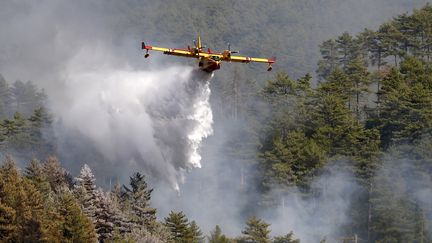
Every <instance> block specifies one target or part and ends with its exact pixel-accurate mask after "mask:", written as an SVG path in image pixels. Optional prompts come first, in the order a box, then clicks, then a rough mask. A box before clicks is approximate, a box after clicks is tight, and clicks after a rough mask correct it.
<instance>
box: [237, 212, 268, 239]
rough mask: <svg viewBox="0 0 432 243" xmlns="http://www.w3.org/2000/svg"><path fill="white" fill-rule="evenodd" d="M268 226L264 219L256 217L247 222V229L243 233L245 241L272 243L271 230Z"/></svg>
mask: <svg viewBox="0 0 432 243" xmlns="http://www.w3.org/2000/svg"><path fill="white" fill-rule="evenodd" d="M269 226H270V224H267V223H266V222H264V221H263V220H262V219H259V218H257V217H255V216H253V217H251V218H249V219H248V220H247V221H246V228H245V229H244V230H243V231H242V234H244V235H245V237H244V239H245V240H246V241H249V242H257V243H268V242H270V230H269V229H268V227H269Z"/></svg>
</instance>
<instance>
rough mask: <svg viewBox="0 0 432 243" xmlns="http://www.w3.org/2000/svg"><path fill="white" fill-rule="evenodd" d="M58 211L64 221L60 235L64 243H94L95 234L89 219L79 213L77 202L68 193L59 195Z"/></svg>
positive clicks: (64, 192)
mask: <svg viewBox="0 0 432 243" xmlns="http://www.w3.org/2000/svg"><path fill="white" fill-rule="evenodd" d="M58 209H59V212H60V214H61V216H62V217H63V220H64V223H63V228H62V235H63V237H64V240H65V241H67V242H95V241H96V239H97V238H96V232H95V229H94V226H93V224H92V222H91V219H90V218H88V217H87V216H86V215H85V214H84V213H83V212H82V211H81V209H80V206H79V205H78V202H77V200H76V199H75V198H74V197H73V195H72V194H71V193H70V192H69V191H67V190H65V191H63V192H61V193H60V195H59V205H58Z"/></svg>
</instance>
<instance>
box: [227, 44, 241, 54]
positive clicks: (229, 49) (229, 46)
mask: <svg viewBox="0 0 432 243" xmlns="http://www.w3.org/2000/svg"><path fill="white" fill-rule="evenodd" d="M228 51H229V53H239V51H231V44H230V43H228Z"/></svg>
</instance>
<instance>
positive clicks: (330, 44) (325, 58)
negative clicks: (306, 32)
mask: <svg viewBox="0 0 432 243" xmlns="http://www.w3.org/2000/svg"><path fill="white" fill-rule="evenodd" d="M320 52H321V57H322V60H320V61H319V62H318V70H317V74H318V77H319V78H320V79H321V80H323V79H326V78H327V77H328V76H329V75H330V74H331V73H332V72H333V71H334V70H336V68H338V67H339V59H338V54H339V53H338V49H337V43H336V41H334V40H327V41H324V42H323V43H322V44H321V45H320Z"/></svg>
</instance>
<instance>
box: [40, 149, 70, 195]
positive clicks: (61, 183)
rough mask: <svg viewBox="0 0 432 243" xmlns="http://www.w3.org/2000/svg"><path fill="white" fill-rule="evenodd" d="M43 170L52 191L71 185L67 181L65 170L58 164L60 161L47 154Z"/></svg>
mask: <svg viewBox="0 0 432 243" xmlns="http://www.w3.org/2000/svg"><path fill="white" fill-rule="evenodd" d="M43 172H44V174H45V176H46V178H47V180H48V182H49V184H50V186H51V190H53V191H54V192H58V191H62V190H63V189H64V188H69V187H70V186H71V185H70V184H69V182H68V179H67V177H68V175H67V172H66V170H65V169H64V168H63V167H62V166H61V165H60V161H59V160H58V159H57V158H56V157H54V156H49V157H48V158H47V159H46V161H45V162H44V163H43Z"/></svg>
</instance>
